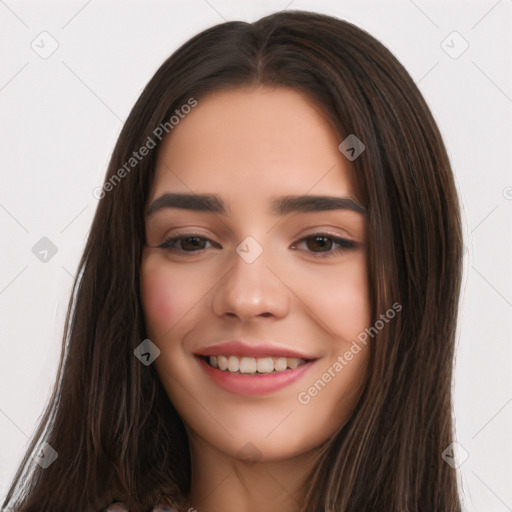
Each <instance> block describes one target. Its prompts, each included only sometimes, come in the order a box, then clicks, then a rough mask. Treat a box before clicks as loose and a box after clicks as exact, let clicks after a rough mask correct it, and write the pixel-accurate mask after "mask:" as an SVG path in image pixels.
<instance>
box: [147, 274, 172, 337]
mask: <svg viewBox="0 0 512 512" xmlns="http://www.w3.org/2000/svg"><path fill="white" fill-rule="evenodd" d="M173 289H174V290H175V287H173V286H172V285H170V284H169V283H168V282H167V281H166V280H165V279H163V278H162V277H161V276H159V275H158V273H156V272H146V273H143V274H142V283H141V292H142V307H143V309H144V314H145V317H146V323H147V325H148V327H149V328H150V330H151V331H152V332H159V331H161V330H167V329H168V327H167V326H170V325H172V324H173V323H174V322H175V321H176V319H175V318H174V317H175V316H176V315H177V311H176V307H175V304H174V303H175V301H176V298H175V297H174V296H173Z"/></svg>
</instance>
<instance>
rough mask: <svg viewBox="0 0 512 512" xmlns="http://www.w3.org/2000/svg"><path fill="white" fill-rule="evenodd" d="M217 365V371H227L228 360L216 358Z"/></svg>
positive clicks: (223, 357) (221, 357)
mask: <svg viewBox="0 0 512 512" xmlns="http://www.w3.org/2000/svg"><path fill="white" fill-rule="evenodd" d="M217 363H218V365H219V369H221V370H227V369H228V358H227V357H226V356H218V357H217Z"/></svg>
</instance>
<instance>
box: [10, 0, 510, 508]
mask: <svg viewBox="0 0 512 512" xmlns="http://www.w3.org/2000/svg"><path fill="white" fill-rule="evenodd" d="M282 9H305V10H315V11H318V12H323V13H326V14H331V15H335V16H337V17H340V18H343V19H346V20H348V21H350V22H353V23H355V24H356V25H358V26H360V27H361V28H364V29H366V30H367V31H368V32H370V33H371V34H372V35H374V36H375V37H376V38H377V39H379V40H380V41H381V42H383V43H384V44H385V45H386V46H387V47H388V48H389V49H390V50H391V51H392V52H393V53H394V54H395V55H396V56H397V58H398V59H399V60H400V61H401V62H402V63H403V64H404V66H405V67H406V68H407V70H408V71H409V73H410V74H411V76H412V77H413V79H414V80H415V81H416V83H417V84H418V86H419V88H420V90H421V91H422V93H423V94H424V96H425V98H426V100H427V102H428V104H429V106H430V108H431V109H432V112H433V114H434V116H435V118H436V120H437V122H438V124H439V127H440V129H441V132H442V135H443V137H444V140H445V143H446V146H447V148H448V151H449V155H450V158H451V162H452V165H453V169H454V173H455V175H456V180H457V186H458V190H459V194H460V198H461V202H462V207H463V216H464V223H465V236H466V242H465V243H466V253H465V257H464V264H465V275H464V284H463V291H462V296H461V314H460V325H459V334H458V347H457V360H456V371H455V382H454V386H455V388H454V390H455V417H456V427H457V440H458V443H460V447H461V448H460V451H461V453H462V454H463V455H466V457H467V458H466V457H464V458H465V460H464V461H463V463H462V465H461V466H460V481H461V486H462V488H463V493H464V507H465V510H466V511H482V512H505V511H507V510H508V511H511V510H512V486H510V482H511V481H512V467H511V464H510V460H511V458H512V442H511V441H510V433H511V432H512V377H511V375H512V372H511V371H510V367H511V362H512V343H511V341H512V340H511V335H510V326H509V322H510V320H511V319H512V271H511V269H510V261H511V257H510V255H511V249H512V237H511V234H512V230H511V228H510V226H511V223H512V222H511V221H512V173H511V168H512V167H511V163H512V157H511V145H512V141H511V135H512V130H511V128H512V76H511V73H512V71H511V70H512V66H511V60H512V59H511V55H512V53H511V50H512V48H511V42H512V31H511V30H510V29H511V27H512V0H500V1H497V0H481V1H472V2H470V1H464V2H462V1H461V2H447V1H443V2H433V1H427V0H414V1H413V0H401V1H398V0H396V1H395V0H394V1H387V2H383V1H382V0H381V1H367V2H363V1H358V2H356V1H315V2H314V1H300V0H295V1H292V2H291V1H290V0H266V1H261V0H260V1H257V2H256V1H245V2H244V1H233V0H208V1H206V0H188V1H161V2H156V1H139V2H134V1H132V2H129V1H109V2H100V1H99V0H92V1H91V0H89V1H87V0H81V1H66V2H64V1H61V2H48V1H46V2H35V1H34V2H25V1H15V0H5V1H3V0H2V1H0V23H1V25H0V27H1V29H0V49H1V53H0V55H1V66H0V109H1V110H0V112H1V114H0V130H1V133H0V142H1V152H0V162H1V165H0V172H1V180H0V226H1V240H2V243H1V251H0V255H1V265H0V311H1V323H0V344H1V345H0V353H1V359H0V389H1V394H0V498H3V497H4V496H5V493H6V491H7V486H8V483H9V480H10V479H11V478H12V476H13V474H14V471H15V469H16V467H17V465H18V464H19V462H20V460H21V457H22V455H23V453H24V451H25V448H26V446H27V443H28V439H29V437H30V435H31V434H32V432H33V429H34V428H35V425H36V422H37V420H38V418H39V415H40V414H41V412H42V410H43V407H44V405H45V403H46V401H47V400H48V398H49V394H50V390H51V388H52V386H53V382H54V378H55V372H56V368H57V361H58V357H59V353H60V347H61V336H62V332H63V326H64V319H65V312H66V307H67V303H68V299H69V295H70V292H71V285H72V279H73V276H74V274H75V271H76V268H77V264H78V261H79V258H80V255H81V252H82V250H83V247H84V243H85V240H86V237H87V234H88V230H89V228H90V224H91V220H92V217H93V214H94V211H95V208H96V206H97V200H96V199H95V197H94V196H93V194H92V191H93V189H94V188H95V187H97V186H99V185H101V184H102V181H103V177H104V174H105V171H106V167H107V164H108V161H109V158H110V155H111V151H112V149H113V147H114V144H115V141H116V139H117V136H118V134H119V132H120V129H121V127H122V124H123V121H124V119H125V118H126V117H127V115H128V113H129V111H130V109H131V108H132V106H133V104H134V102H135V101H136V99H137V97H138V96H139V94H140V92H141V90H142V88H143V87H144V85H145V84H146V83H147V82H148V80H149V79H150V78H151V76H152V75H153V73H154V72H155V71H156V69H157V68H158V66H159V65H160V64H161V63H162V62H163V60H164V59H165V58H167V57H168V56H169V55H170V54H171V53H172V52H173V51H174V50H175V49H176V48H177V47H178V46H179V45H181V44H182V43H183V42H185V41H186V40H187V39H188V38H190V37H191V36H193V35H194V34H196V33H198V32H199V31H201V30H202V29H204V28H207V27H209V26H212V25H215V24H217V23H221V22H223V21H225V20H244V21H254V20H256V19H258V18H260V17H261V16H263V15H266V14H269V13H271V12H274V11H277V10H282ZM466 47H467V48H466ZM52 52H53V53H52ZM45 237H46V238H45ZM41 239H43V240H42V241H41ZM46 239H48V240H49V241H51V243H50V242H49V241H48V240H46ZM37 244H39V245H37ZM41 244H42V245H41ZM34 247H35V249H34ZM40 247H45V248H46V249H45V250H48V251H49V252H48V253H47V254H45V255H44V258H46V261H43V260H42V259H41V258H42V256H41V255H40V254H39V256H38V249H40ZM44 258H43V259H44ZM435 321H436V319H435V318H433V319H432V322H435Z"/></svg>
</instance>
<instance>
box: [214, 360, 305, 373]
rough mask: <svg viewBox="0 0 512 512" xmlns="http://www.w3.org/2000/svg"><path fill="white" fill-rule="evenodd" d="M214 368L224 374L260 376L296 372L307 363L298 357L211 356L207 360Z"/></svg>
mask: <svg viewBox="0 0 512 512" xmlns="http://www.w3.org/2000/svg"><path fill="white" fill-rule="evenodd" d="M205 360H206V362H207V363H208V364H209V365H210V366H211V367H212V368H218V369H219V370H222V371H224V372H230V373H238V374H245V375H258V374H260V375H261V374H269V373H277V372H284V371H286V370H287V369H291V370H295V369H296V368H298V367H299V366H301V365H303V364H305V363H306V361H305V360H304V359H299V358H298V357H270V356H268V357H238V356H224V355H219V356H210V357H206V358H205Z"/></svg>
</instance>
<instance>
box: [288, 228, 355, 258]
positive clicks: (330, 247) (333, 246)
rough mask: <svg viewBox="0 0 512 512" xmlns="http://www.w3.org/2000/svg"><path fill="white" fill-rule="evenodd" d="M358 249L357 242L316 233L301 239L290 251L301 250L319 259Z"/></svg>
mask: <svg viewBox="0 0 512 512" xmlns="http://www.w3.org/2000/svg"><path fill="white" fill-rule="evenodd" d="M358 247H360V244H359V243H358V242H353V241H352V240H347V239H346V238H340V237H337V236H333V235H329V234H327V233H316V234H314V235H310V236H306V237H304V238H301V239H300V240H298V241H297V242H295V243H294V244H292V246H291V249H294V250H297V249H302V250H305V252H306V253H307V252H309V253H311V254H314V255H317V256H318V257H319V258H321V257H324V256H325V257H327V256H335V255H338V254H340V255H341V254H343V253H345V252H347V251H350V250H354V249H356V248H358Z"/></svg>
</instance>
